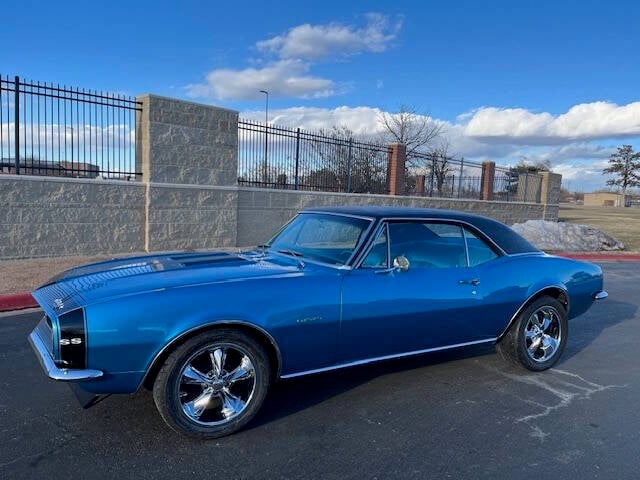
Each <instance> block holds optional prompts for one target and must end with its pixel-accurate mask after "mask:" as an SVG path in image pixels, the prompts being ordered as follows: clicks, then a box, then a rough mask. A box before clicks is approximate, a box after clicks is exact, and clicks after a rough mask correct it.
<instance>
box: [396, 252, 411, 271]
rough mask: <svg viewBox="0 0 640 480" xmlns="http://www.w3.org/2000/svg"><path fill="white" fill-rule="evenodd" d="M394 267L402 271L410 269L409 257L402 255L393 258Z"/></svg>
mask: <svg viewBox="0 0 640 480" xmlns="http://www.w3.org/2000/svg"><path fill="white" fill-rule="evenodd" d="M393 268H395V269H396V270H398V271H400V272H406V271H407V270H409V259H408V258H407V257H405V256H404V255H400V256H398V257H396V258H394V259H393Z"/></svg>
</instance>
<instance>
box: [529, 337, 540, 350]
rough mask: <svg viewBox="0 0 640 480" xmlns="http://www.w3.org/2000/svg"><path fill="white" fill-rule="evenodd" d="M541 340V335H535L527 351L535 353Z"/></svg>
mask: <svg viewBox="0 0 640 480" xmlns="http://www.w3.org/2000/svg"><path fill="white" fill-rule="evenodd" d="M541 341H542V337H536V338H535V339H534V340H533V341H532V342H531V345H529V352H530V353H531V354H533V353H535V352H536V350H538V348H539V347H540V342H541Z"/></svg>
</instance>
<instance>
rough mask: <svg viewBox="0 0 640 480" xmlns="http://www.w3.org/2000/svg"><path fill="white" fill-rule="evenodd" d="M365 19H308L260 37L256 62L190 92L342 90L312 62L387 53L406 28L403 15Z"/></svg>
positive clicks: (314, 93)
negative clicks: (353, 21)
mask: <svg viewBox="0 0 640 480" xmlns="http://www.w3.org/2000/svg"><path fill="white" fill-rule="evenodd" d="M365 19H366V24H365V25H364V26H362V27H355V26H353V25H342V24H338V23H329V24H326V25H310V24H308V23H305V24H302V25H298V26H296V27H293V28H291V29H289V30H288V31H287V32H285V33H283V34H282V35H278V36H276V37H273V38H270V39H268V40H262V41H260V42H257V43H256V45H255V46H256V48H257V49H258V51H259V52H261V53H262V54H263V55H264V56H263V58H258V59H249V60H248V62H249V64H250V65H256V66H253V67H247V68H241V69H232V68H218V69H215V70H212V71H211V72H209V73H208V74H207V76H206V80H205V81H204V82H202V83H196V84H191V85H187V87H186V91H187V95H189V96H190V97H195V98H203V99H209V100H256V99H258V98H260V90H267V91H268V92H269V93H270V94H271V95H274V96H277V97H292V98H321V97H329V96H332V95H335V94H338V93H342V92H343V91H345V90H348V85H347V84H345V85H340V86H336V85H335V83H334V82H333V81H332V80H330V79H328V78H322V77H318V76H314V75H311V74H309V70H310V68H311V65H312V64H311V62H312V61H317V60H320V59H332V60H335V59H336V57H339V58H344V57H348V56H350V55H356V54H359V53H365V52H374V53H377V52H383V51H385V50H386V49H387V48H388V47H389V45H390V43H391V42H392V41H393V40H394V39H395V38H396V35H397V33H398V31H399V30H400V28H401V27H402V19H401V17H398V19H396V20H395V21H394V22H392V21H391V19H390V18H389V17H387V16H385V15H381V14H379V13H369V14H367V15H365ZM272 55H276V56H277V57H278V59H274V58H273V56H272ZM380 87H381V85H379V86H378V88H380Z"/></svg>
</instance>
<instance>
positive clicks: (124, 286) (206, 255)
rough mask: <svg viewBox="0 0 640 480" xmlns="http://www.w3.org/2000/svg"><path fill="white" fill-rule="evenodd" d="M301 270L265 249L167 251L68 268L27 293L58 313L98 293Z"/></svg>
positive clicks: (132, 291) (97, 298)
mask: <svg viewBox="0 0 640 480" xmlns="http://www.w3.org/2000/svg"><path fill="white" fill-rule="evenodd" d="M305 270H306V268H305ZM302 274H303V271H302V270H301V268H300V267H299V265H298V262H297V261H296V260H295V259H290V258H287V257H284V256H280V255H272V254H270V253H269V252H261V251H253V252H245V253H242V254H233V253H227V252H217V251H209V252H198V253H168V254H161V255H145V256H139V257H131V258H123V259H114V260H109V261H106V262H100V263H93V264H89V265H83V266H80V267H76V268H72V269H70V270H67V271H65V272H62V273H60V274H59V275H56V276H55V277H53V278H52V279H50V280H49V281H48V282H47V283H46V284H45V285H43V286H41V287H40V288H38V289H37V290H35V291H34V292H33V296H34V298H35V299H36V301H37V302H38V303H39V304H40V305H41V306H42V307H43V308H44V309H45V310H46V311H47V312H48V313H50V312H51V313H55V314H56V315H60V314H62V313H64V312H66V311H69V310H73V309H74V308H78V307H79V306H84V305H86V304H90V303H94V302H97V301H100V300H103V299H108V298H113V297H116V296H123V295H130V294H136V293H141V292H145V291H151V290H158V289H165V288H174V287H181V286H188V285H198V284H209V283H218V282H230V281H242V280H248V279H257V278H263V277H277V276H282V275H285V276H292V275H302Z"/></svg>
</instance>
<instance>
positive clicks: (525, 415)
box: [0, 263, 640, 479]
mask: <svg viewBox="0 0 640 480" xmlns="http://www.w3.org/2000/svg"><path fill="white" fill-rule="evenodd" d="M603 269H604V270H605V275H606V277H605V288H606V289H607V290H608V291H609V294H610V296H609V298H608V299H607V300H606V301H603V302H601V303H598V304H596V305H595V306H594V307H593V308H592V309H591V310H590V311H589V312H588V313H587V314H585V315H583V316H582V317H579V318H578V319H575V320H573V321H572V323H571V324H570V336H569V342H568V344H567V349H566V351H565V354H564V356H563V358H562V359H561V361H560V363H559V364H558V365H557V366H556V367H555V368H553V369H552V370H550V371H547V372H544V373H541V374H531V373H526V372H523V371H519V370H517V369H514V368H511V367H508V366H506V365H505V364H504V363H503V362H502V361H501V359H500V358H499V357H498V356H497V355H495V352H494V350H493V349H492V348H491V349H486V348H485V349H484V350H483V351H479V350H475V351H469V350H465V351H457V352H453V353H448V354H445V355H434V354H432V355H426V356H422V357H420V358H413V359H409V360H402V361H393V362H387V363H383V364H377V365H374V366H365V367H360V368H355V369H350V370H343V371H339V372H333V373H328V374H322V375H316V376H312V377H306V378H302V379H298V380H292V381H288V382H283V383H281V384H279V385H277V386H276V387H275V389H274V390H273V391H272V394H271V395H270V397H269V398H268V400H267V403H266V405H265V407H264V408H263V410H262V412H261V413H260V414H259V415H258V417H257V418H256V419H255V420H254V421H253V423H252V424H250V426H249V427H248V428H247V429H245V430H244V431H242V432H240V433H238V434H236V435H233V436H231V437H227V438H223V439H219V440H215V441H210V442H195V441H191V440H188V439H185V438H182V437H181V436H179V435H178V434H176V433H174V432H173V431H172V430H170V429H169V428H168V427H166V426H165V425H164V423H163V422H162V420H161V419H160V417H159V415H158V414H157V413H156V410H155V406H154V404H153V400H152V397H151V395H150V394H149V393H148V392H141V393H139V394H137V395H134V396H120V397H115V396H113V397H110V398H108V399H107V400H105V401H103V402H101V403H100V404H98V405H96V406H95V407H93V408H91V409H89V410H81V409H80V408H79V406H78V405H77V404H76V400H75V398H74V397H73V394H72V393H71V391H70V390H69V389H68V388H67V386H65V385H63V384H59V383H55V382H52V381H49V380H48V379H46V378H45V377H44V375H43V372H42V370H41V368H40V365H39V364H38V362H37V360H36V358H35V356H34V355H33V353H32V351H31V348H30V347H29V345H28V343H27V340H26V337H27V334H28V332H29V331H30V330H31V329H32V328H33V326H34V325H35V323H36V321H37V319H38V318H39V316H40V314H38V313H28V314H21V315H9V316H4V317H0V359H1V361H0V385H1V388H0V445H1V446H2V447H1V448H0V478H2V479H5V478H6V479H18V478H47V479H55V478H65V479H68V478H114V477H120V478H132V477H138V478H176V477H185V476H186V477H191V478H205V477H206V478H306V479H309V478H323V479H325V478H419V479H424V478H456V479H457V478H480V477H487V478H510V479H516V478H526V479H531V478H616V479H622V478H638V469H639V467H640V465H639V463H640V460H639V459H640V414H639V408H640V407H639V405H640V361H639V357H640V355H639V346H640V313H639V312H638V305H639V304H640V264H638V263H636V264H633V263H628V264H622V263H618V264H613V263H612V264H605V265H603ZM472 355H475V356H472Z"/></svg>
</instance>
